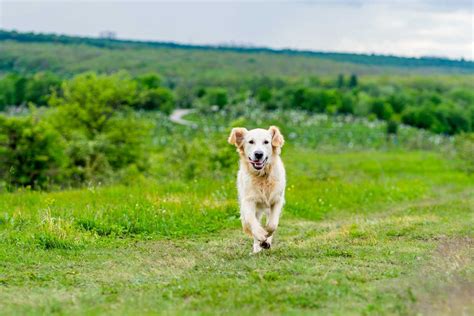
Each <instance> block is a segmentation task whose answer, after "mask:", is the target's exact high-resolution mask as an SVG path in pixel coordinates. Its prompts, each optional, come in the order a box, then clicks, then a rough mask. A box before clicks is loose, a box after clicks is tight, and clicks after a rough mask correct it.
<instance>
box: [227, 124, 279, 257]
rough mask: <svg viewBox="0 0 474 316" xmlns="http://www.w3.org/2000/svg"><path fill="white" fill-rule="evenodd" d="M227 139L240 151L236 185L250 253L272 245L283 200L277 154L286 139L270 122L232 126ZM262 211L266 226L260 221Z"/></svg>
mask: <svg viewBox="0 0 474 316" xmlns="http://www.w3.org/2000/svg"><path fill="white" fill-rule="evenodd" d="M228 142H229V143H230V144H232V145H235V146H236V147H237V152H238V153H239V155H240V168H239V172H238V175H237V189H238V192H239V204H240V219H241V220H242V227H243V229H244V231H245V232H246V233H247V234H249V235H251V236H252V237H253V240H254V243H253V253H258V252H260V251H261V250H262V249H269V248H270V247H271V246H272V240H273V234H274V233H275V231H276V229H277V227H278V222H279V220H280V215H281V210H282V208H283V204H284V203H285V186H286V175H285V168H284V166H283V162H282V160H281V158H280V152H281V147H282V146H283V144H284V142H285V141H284V139H283V136H282V135H281V133H280V130H279V129H278V127H276V126H270V128H269V129H268V130H266V129H261V128H257V129H253V130H250V131H248V130H247V129H246V128H241V127H238V128H233V129H232V132H231V133H230V136H229V139H228ZM263 214H265V215H266V217H267V220H266V225H265V227H262V225H261V222H260V220H261V218H262V215H263Z"/></svg>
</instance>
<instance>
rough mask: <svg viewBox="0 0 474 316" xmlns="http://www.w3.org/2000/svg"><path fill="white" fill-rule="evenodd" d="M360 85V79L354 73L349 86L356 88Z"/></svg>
mask: <svg viewBox="0 0 474 316" xmlns="http://www.w3.org/2000/svg"><path fill="white" fill-rule="evenodd" d="M357 85H358V79H357V75H356V74H352V75H351V77H350V79H349V88H355V87H357Z"/></svg>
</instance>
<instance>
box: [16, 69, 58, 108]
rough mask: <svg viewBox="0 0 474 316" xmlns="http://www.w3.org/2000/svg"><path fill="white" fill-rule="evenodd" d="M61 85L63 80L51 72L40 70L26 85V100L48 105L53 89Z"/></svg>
mask: <svg viewBox="0 0 474 316" xmlns="http://www.w3.org/2000/svg"><path fill="white" fill-rule="evenodd" d="M60 85H61V80H60V79H59V78H58V77H57V76H56V75H53V74H51V73H45V72H40V73H37V74H35V75H34V76H33V77H31V78H30V79H29V80H28V81H27V83H26V87H25V101H26V102H33V103H34V104H36V105H46V104H47V103H48V99H49V97H50V95H51V94H52V93H53V91H56V90H57V89H58V88H59V86H60Z"/></svg>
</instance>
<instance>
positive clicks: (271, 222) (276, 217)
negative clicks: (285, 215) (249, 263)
mask: <svg viewBox="0 0 474 316" xmlns="http://www.w3.org/2000/svg"><path fill="white" fill-rule="evenodd" d="M282 208H283V200H280V201H278V202H277V203H275V204H274V205H273V206H272V207H271V210H270V214H269V215H268V218H267V225H266V227H265V229H266V230H267V232H268V235H269V237H268V238H267V240H266V242H267V243H268V247H269V248H270V247H271V245H272V241H273V233H274V232H275V231H276V230H277V228H278V223H279V222H280V216H281V210H282Z"/></svg>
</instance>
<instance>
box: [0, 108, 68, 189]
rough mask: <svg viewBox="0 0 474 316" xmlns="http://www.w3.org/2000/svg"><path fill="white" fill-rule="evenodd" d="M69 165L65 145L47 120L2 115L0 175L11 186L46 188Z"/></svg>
mask: <svg viewBox="0 0 474 316" xmlns="http://www.w3.org/2000/svg"><path fill="white" fill-rule="evenodd" d="M66 164H67V158H66V156H65V145H64V143H63V142H62V141H61V137H60V135H59V134H58V132H57V131H56V130H54V129H53V128H52V127H51V125H49V124H48V123H47V122H45V121H43V120H40V119H38V118H37V117H35V116H33V115H30V116H25V117H5V116H0V177H1V178H2V179H4V181H6V184H7V186H9V187H18V186H30V187H32V188H45V187H47V186H48V184H51V183H54V182H58V181H59V180H61V178H62V176H63V175H64V166H65V165H66Z"/></svg>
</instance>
